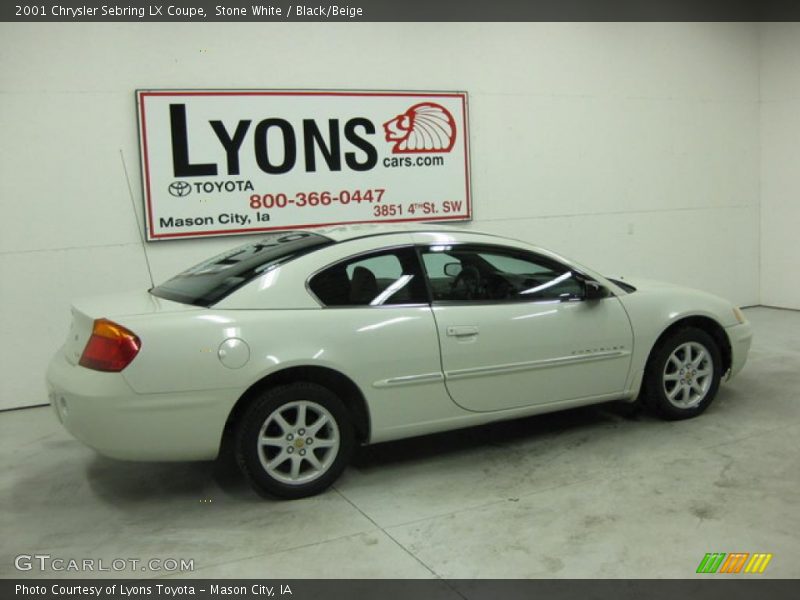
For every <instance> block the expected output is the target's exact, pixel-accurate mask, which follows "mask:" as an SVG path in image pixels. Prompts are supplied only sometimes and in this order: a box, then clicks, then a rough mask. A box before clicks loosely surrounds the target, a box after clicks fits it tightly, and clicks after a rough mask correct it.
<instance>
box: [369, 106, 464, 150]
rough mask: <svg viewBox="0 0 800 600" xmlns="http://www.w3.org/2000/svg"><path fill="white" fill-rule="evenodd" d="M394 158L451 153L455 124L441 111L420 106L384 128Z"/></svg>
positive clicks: (442, 109) (389, 122) (444, 111)
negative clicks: (398, 156)
mask: <svg viewBox="0 0 800 600" xmlns="http://www.w3.org/2000/svg"><path fill="white" fill-rule="evenodd" d="M383 130H384V131H385V132H386V141H387V142H394V146H393V147H392V153H393V154H411V153H420V152H450V151H451V150H452V149H453V146H454V145H455V143H456V121H455V119H454V118H453V115H451V114H450V112H449V111H448V110H447V109H446V108H445V107H444V106H441V105H439V104H435V103H433V102H420V103H419V104H415V105H414V106H412V107H411V108H409V109H408V110H407V111H406V112H404V113H403V114H402V115H397V116H396V117H395V118H394V119H392V120H391V121H387V122H386V123H384V124H383Z"/></svg>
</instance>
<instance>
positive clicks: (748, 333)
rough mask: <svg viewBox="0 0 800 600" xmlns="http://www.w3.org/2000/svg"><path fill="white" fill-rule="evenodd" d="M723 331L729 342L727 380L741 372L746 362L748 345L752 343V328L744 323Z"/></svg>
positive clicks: (746, 322)
mask: <svg viewBox="0 0 800 600" xmlns="http://www.w3.org/2000/svg"><path fill="white" fill-rule="evenodd" d="M725 331H726V333H727V334H728V339H729V340H730V342H731V368H730V371H729V372H728V377H727V379H731V378H732V377H734V376H735V375H736V374H737V373H738V372H739V371H741V370H742V367H744V363H745V362H747V355H748V354H749V353H750V344H751V343H752V341H753V328H752V327H751V325H750V322H749V321H745V322H744V323H742V324H740V325H733V326H732V327H727V328H726V329H725Z"/></svg>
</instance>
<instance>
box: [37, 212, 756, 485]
mask: <svg viewBox="0 0 800 600" xmlns="http://www.w3.org/2000/svg"><path fill="white" fill-rule="evenodd" d="M72 313H73V315H72V316H73V320H72V328H71V330H70V333H69V337H68V339H67V342H66V344H65V345H64V346H63V348H62V349H61V350H59V352H58V353H57V354H56V356H55V357H54V358H53V360H52V362H51V364H50V366H49V369H48V373H47V380H48V386H49V395H50V402H51V403H52V405H53V407H54V409H55V412H56V414H57V415H58V418H59V420H60V421H61V422H62V423H63V424H64V426H65V427H66V428H67V429H68V430H69V431H70V432H71V433H72V434H73V435H74V436H75V437H77V438H78V439H80V440H82V441H83V442H84V443H86V444H87V445H89V446H91V447H93V448H95V449H96V450H97V451H99V452H100V453H102V454H105V455H107V456H111V457H115V458H121V459H132V460H195V459H213V458H214V457H216V456H217V454H218V452H219V449H220V445H221V442H222V439H223V433H224V432H226V431H228V432H231V433H232V434H233V437H232V438H228V439H232V440H233V443H234V446H235V454H236V456H237V461H238V463H239V465H240V466H241V468H242V470H243V472H244V473H245V475H246V476H247V477H248V479H249V480H250V481H251V483H252V484H253V485H254V486H255V487H256V489H258V490H260V491H262V492H267V493H270V494H273V495H276V496H280V497H286V498H297V497H302V496H308V495H311V494H315V493H318V492H320V491H322V490H324V489H325V488H327V487H328V486H329V485H331V483H333V481H334V480H335V479H336V478H337V477H338V476H339V475H340V474H341V472H342V471H343V470H344V468H345V466H346V464H347V462H348V459H349V458H350V456H351V453H352V451H353V448H354V446H355V444H357V443H375V442H382V441H386V440H393V439H398V438H405V437H411V436H416V435H421V434H426V433H431V432H435V431H443V430H447V429H455V428H459V427H467V426H471V425H478V424H481V423H487V422H490V421H496V420H500V419H511V418H514V417H521V416H525V415H533V414H537V413H544V412H549V411H555V410H559V409H564V408H570V407H575V406H581V405H586V404H592V403H599V402H606V401H609V400H630V401H634V400H637V399H638V398H639V397H640V396H641V397H642V399H643V400H644V401H645V402H646V404H647V405H648V406H649V407H650V408H652V409H653V410H654V411H655V412H657V413H658V414H660V415H661V416H663V417H665V418H667V419H682V418H686V417H693V416H695V415H698V414H700V413H701V412H703V411H704V410H705V409H706V408H707V407H708V405H709V404H710V403H711V401H712V400H713V399H714V396H715V394H716V392H717V388H718V386H719V383H720V380H721V379H722V378H723V377H725V378H730V377H731V376H733V375H734V374H735V373H736V372H738V371H739V370H740V369H741V368H742V366H743V364H744V362H745V360H746V357H747V353H748V350H749V347H750V340H751V337H752V335H751V328H750V325H749V324H748V323H747V321H746V320H745V318H744V317H743V315H742V313H741V312H740V311H739V309H738V308H735V307H734V306H732V305H731V304H730V303H729V302H727V301H725V300H722V299H720V298H717V297H716V296H712V295H710V294H706V293H703V292H699V291H694V290H689V289H683V288H679V287H675V286H671V285H667V284H660V283H653V282H645V281H642V282H638V281H633V282H630V283H629V282H623V281H618V280H614V279H608V278H606V277H603V276H601V275H600V274H598V273H595V272H594V271H592V270H590V269H587V268H585V267H583V266H580V265H578V264H575V263H574V262H572V261H570V260H567V259H565V258H562V257H561V256H558V255H556V254H553V253H552V252H548V251H546V250H543V249H541V248H537V247H534V246H530V245H528V244H526V243H524V242H520V241H513V240H508V239H504V238H500V237H495V236H492V235H487V234H482V233H476V232H472V231H459V230H454V229H451V228H449V227H435V226H428V227H410V226H408V227H401V226H398V227H393V228H387V227H376V226H366V227H349V228H334V229H330V230H316V231H294V232H281V233H273V234H270V235H267V236H266V237H264V238H263V239H261V240H259V241H257V242H251V243H247V244H245V245H243V246H240V247H238V248H236V249H234V250H231V251H229V252H226V253H224V254H222V255H220V256H217V257H215V258H212V259H211V260H209V261H206V262H204V263H202V264H200V265H197V266H196V267H193V268H191V269H189V270H187V271H185V272H183V273H181V274H180V275H178V276H176V277H174V278H172V279H170V280H169V281H167V282H166V283H164V284H162V285H159V286H157V287H155V288H153V289H151V290H150V291H149V292H147V291H141V292H136V293H128V294H123V295H112V296H108V297H98V298H93V299H88V300H84V301H79V302H76V303H75V304H74V306H73V309H72Z"/></svg>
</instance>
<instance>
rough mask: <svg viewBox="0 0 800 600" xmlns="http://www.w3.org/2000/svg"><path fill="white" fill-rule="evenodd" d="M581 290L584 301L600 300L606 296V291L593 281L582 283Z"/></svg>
mask: <svg viewBox="0 0 800 600" xmlns="http://www.w3.org/2000/svg"><path fill="white" fill-rule="evenodd" d="M583 288H584V298H586V300H600V299H601V298H605V297H606V296H608V290H607V289H606V288H604V287H603V286H602V285H601V284H599V283H598V282H597V281H594V280H593V279H587V280H586V281H584V282H583Z"/></svg>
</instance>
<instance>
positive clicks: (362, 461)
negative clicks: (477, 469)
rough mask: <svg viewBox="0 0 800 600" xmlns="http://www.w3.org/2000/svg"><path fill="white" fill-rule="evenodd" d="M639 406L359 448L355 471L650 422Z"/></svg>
mask: <svg viewBox="0 0 800 600" xmlns="http://www.w3.org/2000/svg"><path fill="white" fill-rule="evenodd" d="M650 419H651V417H650V416H648V415H647V414H646V413H644V412H642V411H641V410H640V408H639V406H638V405H630V404H625V403H621V402H610V403H607V404H598V405H593V406H586V407H581V408H574V409H570V410H562V411H559V412H553V413H548V414H543V415H534V416H531V417H524V418H520V419H514V420H509V421H498V422H496V423H490V424H487V425H479V426H477V427H468V428H466V429H457V430H454V431H446V432H442V433H434V434H430V435H425V436H420V437H415V438H408V439H403V440H397V441H392V442H385V443H382V444H375V445H373V446H362V447H360V448H358V449H357V451H356V453H355V456H354V458H353V461H352V465H353V466H354V467H355V468H358V469H361V470H365V471H366V470H370V469H372V468H380V467H381V466H386V465H390V464H402V463H404V462H414V461H419V460H425V459H426V458H429V457H430V458H437V457H442V456H447V455H455V454H458V453H461V452H465V451H468V450H475V449H480V448H481V447H484V446H489V447H491V446H505V447H508V446H513V445H514V444H516V443H521V442H524V441H526V440H535V439H538V438H545V437H547V438H554V437H557V436H561V435H565V434H568V433H574V432H576V431H580V430H589V429H593V428H596V427H598V426H607V425H608V424H609V423H612V424H616V423H620V422H624V421H628V420H631V421H632V420H650Z"/></svg>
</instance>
